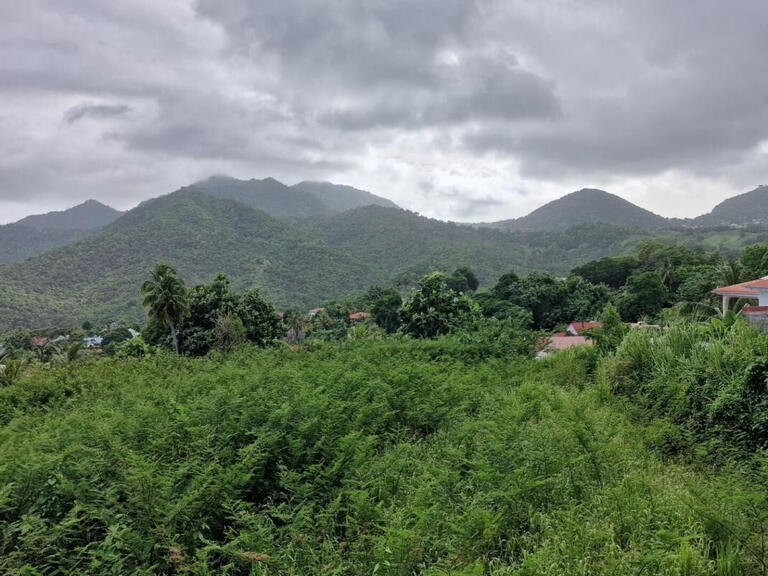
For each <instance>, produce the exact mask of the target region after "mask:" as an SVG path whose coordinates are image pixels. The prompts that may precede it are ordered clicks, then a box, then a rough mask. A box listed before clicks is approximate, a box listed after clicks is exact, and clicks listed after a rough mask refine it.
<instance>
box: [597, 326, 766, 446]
mask: <svg viewBox="0 0 768 576" xmlns="http://www.w3.org/2000/svg"><path fill="white" fill-rule="evenodd" d="M766 355H768V335H765V334H761V333H759V332H757V331H756V330H754V329H753V328H751V327H749V326H748V325H747V324H746V322H745V321H744V320H743V318H741V317H740V316H737V315H735V314H734V313H733V312H728V313H727V314H726V315H725V316H724V317H715V318H712V319H711V320H709V321H708V322H704V323H690V322H678V323H675V324H673V325H671V326H670V327H668V328H667V329H666V330H664V331H663V332H662V333H659V332H657V331H648V330H635V331H632V332H631V333H630V334H629V335H628V336H627V337H626V338H625V340H624V342H623V343H622V344H621V346H619V348H618V350H617V352H616V355H615V357H612V358H608V359H607V360H606V361H605V365H604V366H603V377H604V378H605V379H606V381H607V382H609V383H610V384H611V385H612V386H613V387H614V389H615V390H616V391H617V392H619V393H621V394H624V395H627V396H628V397H629V398H631V399H632V401H633V402H634V403H635V404H637V405H638V406H640V407H642V408H644V409H645V411H646V412H647V414H648V415H649V416H650V417H658V418H664V419H666V420H668V421H669V422H672V423H673V424H675V425H677V426H681V427H683V428H684V429H686V430H688V431H689V432H690V433H691V434H692V435H693V436H694V437H695V438H696V439H697V440H698V442H699V444H698V446H699V449H700V450H701V451H702V452H703V453H706V452H709V453H711V454H712V455H717V454H721V455H722V454H726V455H730V454H733V453H734V452H733V451H734V450H735V449H736V450H738V454H740V455H741V456H744V455H750V454H752V453H754V452H755V451H756V450H764V449H766V448H768V428H767V427H766V426H765V423H766V422H765V418H766V414H768V389H766V381H767V379H768V367H766V366H765V361H764V358H765V357H766Z"/></svg>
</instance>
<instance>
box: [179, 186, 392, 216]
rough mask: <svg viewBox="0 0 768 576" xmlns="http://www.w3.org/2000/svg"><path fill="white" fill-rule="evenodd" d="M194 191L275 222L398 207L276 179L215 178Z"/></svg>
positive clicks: (366, 195) (353, 192) (346, 189)
mask: <svg viewBox="0 0 768 576" xmlns="http://www.w3.org/2000/svg"><path fill="white" fill-rule="evenodd" d="M191 187H192V188H195V189H197V190H201V191H203V192H205V193H206V194H208V195H209V196H213V197H216V198H228V199H230V200H237V201H238V202H242V203H243V204H247V205H249V206H252V207H253V208H258V209H259V210H264V212H266V213H267V214H269V215H271V216H274V217H275V218H306V217H308V216H317V215H321V214H335V213H338V212H345V211H347V210H353V209H355V208H360V207H361V206H369V205H378V206H387V207H391V208H396V207H397V205H396V204H395V203H394V202H390V201H389V200H387V199H386V198H382V197H381V196H376V195H375V194H371V193H370V192H366V191H365V190H358V189H357V188H353V187H351V186H342V185H338V184H331V183H330V182H300V183H299V184H296V185H294V186H286V185H285V184H283V183H282V182H279V181H278V180H275V179H274V178H265V179H263V180H255V179H251V180H238V179H237V178H231V177H229V176H211V177H210V178H207V179H206V180H202V181H200V182H196V183H195V184H193V185H192V186H191Z"/></svg>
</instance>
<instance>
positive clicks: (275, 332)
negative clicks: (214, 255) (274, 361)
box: [179, 274, 283, 356]
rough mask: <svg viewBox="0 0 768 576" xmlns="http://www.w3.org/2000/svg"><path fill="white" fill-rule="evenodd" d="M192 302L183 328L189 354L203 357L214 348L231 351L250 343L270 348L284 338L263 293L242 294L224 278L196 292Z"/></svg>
mask: <svg viewBox="0 0 768 576" xmlns="http://www.w3.org/2000/svg"><path fill="white" fill-rule="evenodd" d="M188 302H189V314H188V316H187V318H186V320H185V321H184V322H183V324H181V326H180V328H179V342H180V348H181V351H182V352H184V353H185V354H189V355H192V356H202V355H204V354H207V353H208V352H209V351H210V350H211V349H213V348H214V347H219V348H224V349H230V348H232V347H234V346H236V345H237V344H238V343H240V342H242V341H244V340H246V339H247V340H249V341H251V342H253V343H255V344H257V345H259V346H266V345H267V344H269V343H271V342H272V341H274V340H275V339H276V338H280V337H281V336H282V335H283V328H282V326H281V323H280V319H279V318H278V317H277V314H276V312H275V309H274V308H273V307H272V305H271V304H270V303H269V302H267V301H266V300H265V299H264V298H262V297H261V294H260V293H259V291H258V290H256V289H250V290H246V291H245V292H244V293H243V294H238V293H237V292H235V291H233V290H232V289H231V288H230V284H229V280H228V279H227V277H226V276H225V275H224V274H217V275H216V278H214V280H213V281H212V282H211V283H210V284H200V285H198V286H195V287H194V288H192V289H191V290H190V291H189V293H188Z"/></svg>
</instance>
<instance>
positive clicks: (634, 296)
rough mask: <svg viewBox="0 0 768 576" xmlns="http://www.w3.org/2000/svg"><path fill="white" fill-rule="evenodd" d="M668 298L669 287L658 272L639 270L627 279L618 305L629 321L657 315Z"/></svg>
mask: <svg viewBox="0 0 768 576" xmlns="http://www.w3.org/2000/svg"><path fill="white" fill-rule="evenodd" d="M666 300H667V289H666V288H665V286H664V284H663V282H662V279H661V277H660V276H659V274H658V273H657V272H638V273H636V274H633V275H632V276H630V277H629V280H627V285H626V286H625V287H624V290H623V291H622V293H621V295H620V296H619V298H618V300H617V306H618V309H619V312H620V313H621V317H622V318H624V319H625V320H627V321H635V320H640V319H641V318H645V317H653V316H655V315H657V314H658V313H659V312H660V311H661V309H662V307H663V306H664V303H665V302H666Z"/></svg>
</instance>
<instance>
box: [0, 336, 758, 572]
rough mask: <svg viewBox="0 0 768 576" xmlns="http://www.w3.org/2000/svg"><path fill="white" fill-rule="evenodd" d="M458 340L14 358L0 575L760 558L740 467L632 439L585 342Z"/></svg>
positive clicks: (714, 565) (752, 566) (703, 563)
mask: <svg viewBox="0 0 768 576" xmlns="http://www.w3.org/2000/svg"><path fill="white" fill-rule="evenodd" d="M683 340H684V339H682V338H681V342H682V341H683ZM636 344H637V346H650V348H654V347H655V346H656V344H655V342H651V343H650V344H648V342H645V343H641V341H640V340H639V339H638V341H637V343H636ZM632 345H634V344H631V342H628V343H626V347H624V348H623V349H622V350H621V351H620V354H618V355H617V360H616V366H615V367H614V368H615V369H617V370H618V369H619V368H620V367H621V366H623V365H621V364H620V362H629V361H632V362H635V363H636V364H638V366H639V365H640V364H642V363H645V362H647V361H648V360H647V358H634V357H632V356H630V352H629V350H630V348H629V347H630V346H632ZM478 346H479V344H478V343H477V342H471V341H470V342H468V341H466V339H462V338H453V339H450V338H449V339H443V340H440V341H437V342H413V341H409V340H381V341H376V342H371V341H368V342H346V343H344V344H343V345H341V346H328V345H321V346H319V347H317V348H316V349H314V350H311V351H310V350H299V351H290V350H287V349H277V350H267V351H260V350H251V349H246V350H242V351H239V352H236V353H233V354H229V355H221V356H216V357H211V358H207V359H183V358H172V357H168V356H159V357H154V358H147V359H140V360H139V359H133V360H132V359H121V360H109V361H103V362H101V361H100V362H92V363H86V364H84V365H82V366H81V367H80V368H78V369H77V370H74V371H69V372H67V371H64V370H58V369H54V370H50V371H42V370H41V371H38V372H31V373H28V374H27V375H26V376H25V377H24V378H22V379H21V380H20V381H18V382H17V383H16V384H14V385H13V386H11V387H9V388H7V389H5V390H4V391H3V396H1V397H0V406H2V409H0V413H3V414H5V417H4V418H5V419H4V421H3V425H2V427H0V573H3V574H6V573H7V574H95V575H100V574H136V575H139V574H141V575H144V574H147V575H148V574H199V575H203V574H229V575H239V574H295V575H299V574H302V575H304V574H318V575H320V574H384V575H410V574H425V575H445V574H467V575H469V574H477V575H482V574H493V575H506V574H521V575H522V574H525V575H534V574H536V575H539V574H541V575H544V574H547V575H570V574H573V575H576V574H579V575H584V574H612V575H613V574H616V575H624V574H627V575H629V574H633V575H636V574H669V575H672V574H675V575H681V574H717V573H719V574H730V573H755V574H760V573H761V570H762V569H763V568H762V567H763V562H764V561H765V553H764V552H763V548H762V547H761V546H762V543H763V541H764V536H765V532H766V531H765V527H764V525H763V524H762V518H763V517H764V516H763V515H764V513H765V510H766V507H765V503H764V501H763V500H762V499H761V497H760V496H759V494H760V485H759V484H753V483H752V482H751V481H750V480H748V479H747V478H746V477H744V476H742V475H741V474H739V473H738V472H736V471H728V470H725V469H723V470H722V471H720V472H717V471H716V470H715V469H713V468H701V469H699V468H697V467H693V466H688V465H685V464H683V463H678V462H674V461H667V460H664V459H660V458H659V457H658V456H657V455H656V454H655V453H654V452H653V451H650V450H648V449H646V448H645V444H644V443H643V439H644V438H645V437H646V436H647V435H648V432H647V430H648V428H647V427H646V426H644V425H642V424H639V423H634V422H633V421H632V420H631V419H630V418H629V416H628V415H627V414H626V412H625V410H624V409H623V407H622V403H621V402H620V401H619V400H617V399H616V398H615V397H613V396H612V395H611V394H607V393H606V389H605V385H604V384H603V385H593V384H592V383H591V382H592V377H591V374H592V372H593V371H594V369H595V363H596V359H595V356H594V354H593V353H592V352H590V351H584V350H582V351H568V352H566V353H563V354H558V355H555V356H553V357H552V358H549V359H546V360H543V361H536V360H531V359H529V358H527V357H525V356H523V355H517V354H514V353H513V354H510V355H501V354H500V353H499V351H498V349H495V348H494V349H493V353H489V354H486V353H481V352H482V351H481V350H479V348H478ZM681 346H683V345H681ZM694 348H695V345H691V350H693V349H694ZM659 354H660V353H659ZM662 356H663V355H662ZM689 356H690V357H693V352H691V353H690V354H689ZM602 370H603V375H607V371H606V370H607V369H606V368H603V369H602ZM653 373H654V372H653V369H650V371H649V374H653ZM633 382H634V380H633ZM637 382H638V385H639V380H638V381H637ZM734 571H735V572H734Z"/></svg>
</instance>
